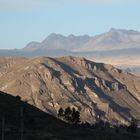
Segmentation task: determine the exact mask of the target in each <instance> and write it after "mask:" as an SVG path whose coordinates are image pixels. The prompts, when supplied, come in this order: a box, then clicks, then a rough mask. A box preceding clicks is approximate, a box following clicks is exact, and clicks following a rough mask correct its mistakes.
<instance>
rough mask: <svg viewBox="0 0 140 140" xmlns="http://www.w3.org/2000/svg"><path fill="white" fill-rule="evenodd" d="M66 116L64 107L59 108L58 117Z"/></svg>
mask: <svg viewBox="0 0 140 140" xmlns="http://www.w3.org/2000/svg"><path fill="white" fill-rule="evenodd" d="M63 116H64V110H63V108H61V107H60V109H59V110H58V117H63Z"/></svg>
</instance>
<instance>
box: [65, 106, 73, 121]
mask: <svg viewBox="0 0 140 140" xmlns="http://www.w3.org/2000/svg"><path fill="white" fill-rule="evenodd" d="M71 115H72V110H71V108H70V107H67V108H66V109H65V111H64V117H65V119H66V120H67V121H69V122H70V121H71Z"/></svg>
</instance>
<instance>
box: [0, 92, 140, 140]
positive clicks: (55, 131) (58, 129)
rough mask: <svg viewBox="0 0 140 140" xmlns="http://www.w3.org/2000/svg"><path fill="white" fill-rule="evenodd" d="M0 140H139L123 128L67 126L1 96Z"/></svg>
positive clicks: (24, 103)
mask: <svg viewBox="0 0 140 140" xmlns="http://www.w3.org/2000/svg"><path fill="white" fill-rule="evenodd" d="M0 130H1V131H0V139H1V140H93V139H94V140H106V139H107V140H108V139H109V140H120V139H127V140H138V139H139V138H140V136H139V130H137V133H130V132H127V131H126V130H125V129H124V128H120V129H119V131H116V130H115V128H110V127H106V128H103V127H101V125H99V126H98V127H90V126H89V125H88V126H87V125H85V126H82V125H72V124H66V123H64V122H62V121H61V120H58V119H56V118H54V117H53V116H51V115H49V114H46V113H44V112H42V111H41V110H39V109H37V108H36V107H34V106H31V105H29V104H28V103H26V102H23V101H21V100H20V97H19V96H17V97H13V96H11V95H9V94H6V93H4V92H0Z"/></svg>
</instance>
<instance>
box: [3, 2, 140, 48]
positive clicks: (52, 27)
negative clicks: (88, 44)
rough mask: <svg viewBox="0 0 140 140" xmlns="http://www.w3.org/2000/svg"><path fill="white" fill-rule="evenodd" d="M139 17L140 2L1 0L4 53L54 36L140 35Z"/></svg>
mask: <svg viewBox="0 0 140 140" xmlns="http://www.w3.org/2000/svg"><path fill="white" fill-rule="evenodd" d="M139 17H140V0H0V49H14V48H17V49H20V48H23V47H25V46H26V45H27V44H28V43H29V42H31V41H38V42H41V41H42V40H44V39H45V38H46V37H47V36H48V35H49V34H50V33H60V34H62V35H65V36H67V35H69V34H74V35H84V34H88V35H90V36H94V35H97V34H100V33H103V32H107V31H108V30H110V28H112V27H113V28H117V29H133V30H137V31H140V18H139Z"/></svg>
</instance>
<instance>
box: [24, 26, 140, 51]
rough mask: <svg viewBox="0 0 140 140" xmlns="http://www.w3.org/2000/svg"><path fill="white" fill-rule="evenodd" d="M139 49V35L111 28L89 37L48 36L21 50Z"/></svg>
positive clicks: (135, 32) (131, 31)
mask: <svg viewBox="0 0 140 140" xmlns="http://www.w3.org/2000/svg"><path fill="white" fill-rule="evenodd" d="M129 48H131V49H132V48H139V49H140V33H139V32H137V31H134V30H122V29H115V28H112V29H110V30H109V31H108V32H106V33H103V34H100V35H97V36H94V37H89V36H88V35H83V36H74V35H69V36H67V37H66V36H62V35H61V34H55V33H53V34H50V35H49V36H48V37H47V38H46V39H45V40H43V41H42V42H40V43H38V42H31V43H29V44H28V45H27V46H26V47H25V48H23V50H30V51H31V50H32V51H35V50H38V49H40V50H58V49H59V50H67V51H72V52H90V51H107V50H119V49H129Z"/></svg>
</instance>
